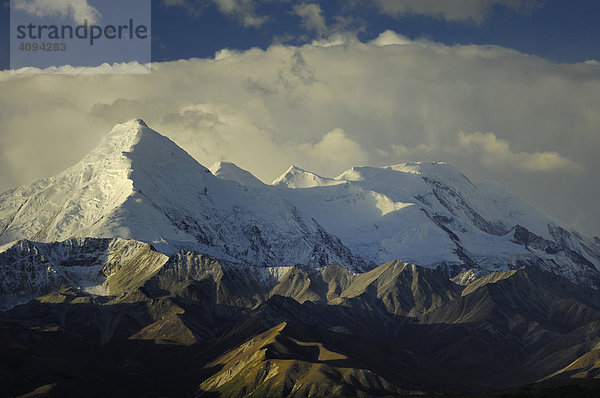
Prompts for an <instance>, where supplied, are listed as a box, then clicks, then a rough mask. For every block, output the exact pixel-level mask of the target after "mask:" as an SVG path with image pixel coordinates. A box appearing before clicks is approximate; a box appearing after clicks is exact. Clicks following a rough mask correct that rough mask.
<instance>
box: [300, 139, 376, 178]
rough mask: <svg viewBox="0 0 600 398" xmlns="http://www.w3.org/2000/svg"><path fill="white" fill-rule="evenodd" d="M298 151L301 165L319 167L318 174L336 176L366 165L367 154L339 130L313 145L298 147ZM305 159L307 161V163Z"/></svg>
mask: <svg viewBox="0 0 600 398" xmlns="http://www.w3.org/2000/svg"><path fill="white" fill-rule="evenodd" d="M298 150H299V152H300V154H301V155H303V156H302V158H303V159H304V162H303V163H309V164H311V165H313V166H319V170H320V172H323V173H325V174H326V175H334V174H338V173H339V172H340V171H343V170H346V169H349V168H350V167H352V166H360V165H365V164H367V163H368V154H367V153H365V152H364V151H363V150H362V148H361V147H360V144H358V143H357V142H356V141H354V140H352V139H350V138H348V136H347V135H346V132H345V131H344V130H343V129H341V128H335V129H333V130H331V131H330V132H328V133H327V134H325V135H324V136H323V137H322V138H321V140H320V141H319V142H317V143H316V144H314V145H312V144H303V145H300V146H299V147H298ZM306 159H309V160H308V162H307V160H306Z"/></svg>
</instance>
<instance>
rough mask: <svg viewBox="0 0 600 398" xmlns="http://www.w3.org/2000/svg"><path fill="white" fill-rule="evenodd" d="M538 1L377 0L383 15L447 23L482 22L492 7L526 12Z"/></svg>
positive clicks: (539, 2)
mask: <svg viewBox="0 0 600 398" xmlns="http://www.w3.org/2000/svg"><path fill="white" fill-rule="evenodd" d="M541 4H543V2H542V1H540V0H377V5H378V6H379V9H380V10H381V12H382V13H384V14H389V15H393V16H399V15H407V14H417V15H425V16H430V17H435V18H441V19H446V20H448V21H467V20H470V21H473V22H476V23H481V22H483V21H484V20H485V19H486V18H487V17H488V15H489V14H490V12H491V11H492V9H493V7H495V6H505V7H508V8H510V9H512V10H515V11H527V10H530V9H532V8H533V7H535V6H536V5H541Z"/></svg>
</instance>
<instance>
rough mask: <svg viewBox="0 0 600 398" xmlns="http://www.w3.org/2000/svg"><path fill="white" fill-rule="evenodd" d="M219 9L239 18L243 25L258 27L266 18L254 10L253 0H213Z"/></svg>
mask: <svg viewBox="0 0 600 398" xmlns="http://www.w3.org/2000/svg"><path fill="white" fill-rule="evenodd" d="M213 1H214V2H215V3H216V4H217V7H218V8H219V10H220V11H221V12H222V13H224V14H227V15H233V16H236V17H237V18H239V19H240V20H241V21H242V23H243V24H244V26H247V27H248V26H251V27H259V26H261V25H262V24H263V23H264V22H265V21H266V20H267V17H265V16H258V15H257V14H256V12H255V0H213Z"/></svg>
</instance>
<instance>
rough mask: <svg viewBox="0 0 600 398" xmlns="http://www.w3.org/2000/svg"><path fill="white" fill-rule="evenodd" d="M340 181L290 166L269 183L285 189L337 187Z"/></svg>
mask: <svg viewBox="0 0 600 398" xmlns="http://www.w3.org/2000/svg"><path fill="white" fill-rule="evenodd" d="M341 183H343V182H342V181H335V180H334V179H332V178H326V177H321V176H320V175H318V174H315V173H312V172H310V171H306V170H304V169H301V168H300V167H298V166H295V165H291V166H290V168H289V169H287V170H286V171H285V173H283V174H282V175H281V176H280V177H278V178H277V179H276V180H275V181H273V182H272V183H271V185H275V186H285V187H287V188H311V187H320V186H329V185H338V184H341Z"/></svg>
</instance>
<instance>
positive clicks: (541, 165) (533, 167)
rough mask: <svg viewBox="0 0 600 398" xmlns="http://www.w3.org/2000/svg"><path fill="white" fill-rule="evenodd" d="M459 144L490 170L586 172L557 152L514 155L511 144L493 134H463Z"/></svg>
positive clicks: (459, 138) (518, 153) (579, 165)
mask: <svg viewBox="0 0 600 398" xmlns="http://www.w3.org/2000/svg"><path fill="white" fill-rule="evenodd" d="M458 141H459V144H460V145H461V146H462V147H463V148H464V149H465V150H466V151H468V152H469V153H472V154H475V155H476V156H478V157H479V159H480V160H481V162H482V163H483V164H485V165H487V166H489V167H496V168H506V169H514V170H519V171H525V172H556V171H565V172H568V173H573V174H583V172H584V169H583V166H582V165H581V164H579V163H577V162H575V161H573V160H570V159H567V158H565V157H564V156H562V155H560V154H559V153H558V152H554V151H552V152H539V151H536V152H532V153H529V152H513V151H511V149H510V145H509V144H508V142H506V141H505V140H502V139H499V138H497V137H496V135H494V134H493V133H480V132H475V133H472V134H466V133H464V132H460V133H459V135H458Z"/></svg>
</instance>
